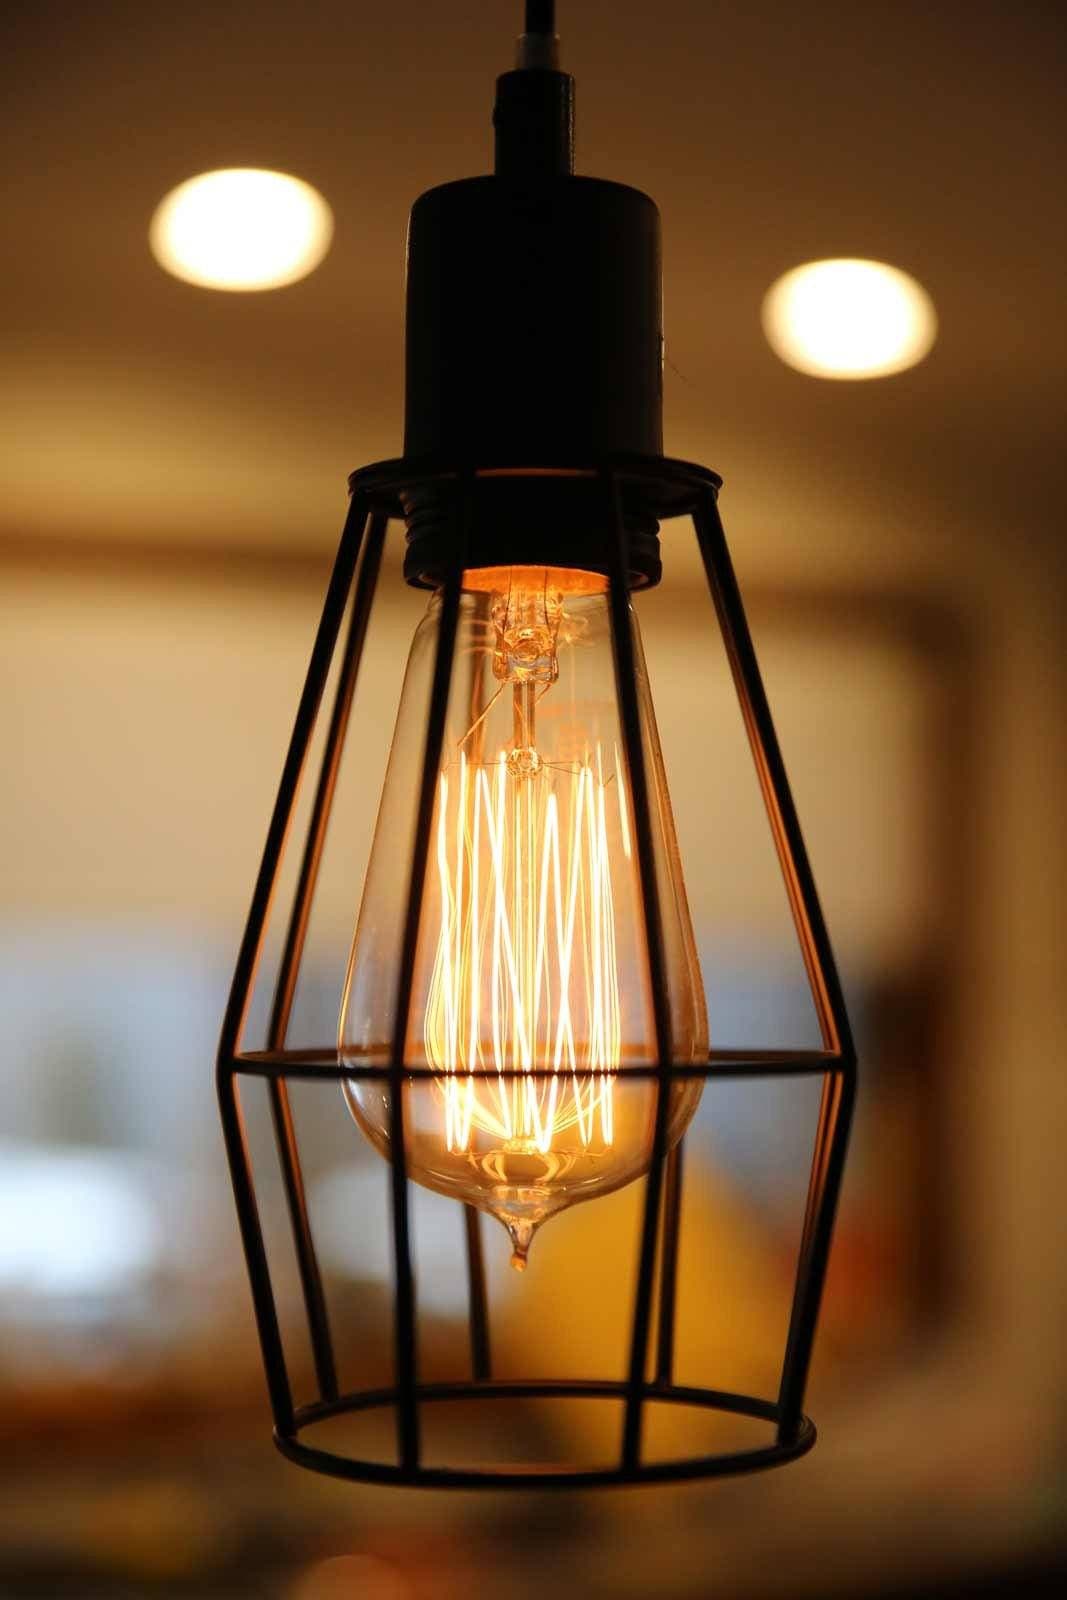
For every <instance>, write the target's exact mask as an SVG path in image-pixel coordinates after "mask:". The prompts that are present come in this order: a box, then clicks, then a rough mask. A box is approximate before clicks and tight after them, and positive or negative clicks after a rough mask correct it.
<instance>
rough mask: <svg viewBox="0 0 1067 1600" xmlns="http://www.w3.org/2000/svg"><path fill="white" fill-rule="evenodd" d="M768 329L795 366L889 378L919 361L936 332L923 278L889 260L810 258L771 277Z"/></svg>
mask: <svg viewBox="0 0 1067 1600" xmlns="http://www.w3.org/2000/svg"><path fill="white" fill-rule="evenodd" d="M763 331H764V333H765V334H766V335H767V339H768V342H769V343H770V346H771V349H772V350H773V351H774V352H775V354H776V355H778V356H781V358H782V360H783V361H784V362H786V363H787V365H788V366H791V367H796V369H797V371H798V372H808V373H811V374H812V375H813V376H815V377H817V378H882V377H885V376H886V375H887V374H888V373H891V372H903V371H904V369H905V367H913V366H914V365H915V363H916V362H917V361H921V360H922V358H923V357H924V356H925V355H926V354H927V353H928V352H929V350H930V347H931V345H932V344H933V342H934V339H935V338H936V337H937V313H936V312H935V310H934V303H933V301H932V300H931V299H930V296H929V295H928V294H927V292H926V290H925V289H924V288H923V286H922V284H920V283H916V281H915V279H914V278H911V277H909V276H908V274H907V273H906V272H901V271H900V269H899V268H898V267H889V266H886V264H885V263H884V262H883V261H859V260H852V259H842V260H833V261H809V262H807V263H806V264H805V265H804V266H802V267H794V268H793V270H792V272H787V273H786V274H785V276H784V277H782V278H779V279H778V281H777V283H775V284H772V285H771V287H770V289H768V291H767V293H766V295H765V296H764V300H763Z"/></svg>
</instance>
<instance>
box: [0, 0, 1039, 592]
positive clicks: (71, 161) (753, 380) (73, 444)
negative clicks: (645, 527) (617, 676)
mask: <svg viewBox="0 0 1067 1600" xmlns="http://www.w3.org/2000/svg"><path fill="white" fill-rule="evenodd" d="M519 11H520V6H519V0H495V3H492V0H457V3H455V4H448V5H445V4H436V5H430V4H428V0H391V3H390V4H389V5H373V6H372V5H369V4H366V3H360V0H349V3H347V4H344V5H342V4H338V3H334V0H301V3H299V4H298V3H296V0H288V3H286V0H255V3H252V0H244V3H240V0H238V3H234V0H213V3H211V4H206V3H202V0H185V3H183V4H161V3H153V4H149V5H145V4H143V3H140V4H125V3H119V0H95V3H94V4H93V5H91V6H81V7H72V6H71V5H70V4H69V0H64V3H62V4H58V3H55V0H34V3H22V4H19V3H15V4H14V5H12V6H11V7H10V8H9V17H8V26H7V29H6V41H5V51H4V56H5V60H4V77H5V79H6V82H5V84H4V94H3V96H2V100H0V119H2V120H3V121H4V122H5V123H6V127H5V128H4V143H5V151H6V160H5V163H4V165H5V167H6V174H5V177H4V180H3V183H4V204H3V217H4V225H5V229H6V231H7V232H8V235H9V247H8V249H7V250H5V252H4V254H3V260H2V263H0V275H2V292H0V326H2V333H0V337H2V341H3V362H2V369H0V439H2V441H3V442H2V444H0V456H2V459H0V484H2V499H0V545H5V546H6V547H8V548H9V549H15V548H25V546H26V545H27V543H28V542H32V543H36V542H38V541H55V542H56V543H57V547H58V543H59V542H62V543H63V544H67V545H69V544H70V542H71V541H95V542H97V543H99V542H105V543H106V542H109V541H116V540H133V541H136V542H138V543H144V542H151V541H163V542H170V543H175V542H182V543H185V542H191V543H193V544H203V545H212V546H218V545H220V544H221V545H227V546H231V545H245V546H252V547H261V546H262V547H264V548H267V547H270V546H294V545H299V546H306V547H308V548H314V549H325V548H327V547H328V546H329V545H330V544H331V543H332V541H333V539H334V537H335V534H336V528H337V524H338V517H339V514H340V509H341V505H342V497H343V484H344V478H345V475H346V473H347V472H348V471H349V470H350V469H351V468H353V467H355V466H358V465H361V464H363V463H366V462H367V461H371V460H375V459H379V458H381V457H384V456H390V455H394V454H397V453H398V452H399V448H400V420H401V399H402V396H401V351H402V339H403V327H402V290H403V251H404V231H405V225H406V214H407V209H408V207H409V205H410V203H411V201H412V200H413V199H414V197H415V196H416V194H418V193H419V191H420V190H422V189H425V188H428V187H430V186H431V185H433V184H436V183H440V182H443V181H446V180H448V179H450V178H454V177H460V176H465V175H467V174H470V173H475V172H480V171H484V170H486V168H487V166H488V164H489V160H490V149H491V139H490V128H489V114H490V106H491V100H492V83H493V78H494V75H495V74H496V73H497V72H498V71H500V70H505V69H506V68H507V67H508V66H509V65H510V64H511V50H512V40H513V38H514V35H515V33H516V32H517V31H518V23H519ZM559 12H560V26H561V33H562V37H563V46H564V64H565V65H566V67H567V68H568V69H569V70H571V71H573V72H574V73H575V74H576V76H577V79H578V167H579V170H580V171H583V172H588V173H592V174H595V175H597V176H601V177H606V178H614V179H617V180H620V181H623V182H628V183H632V184H634V185H636V186H638V187H640V188H644V189H647V190H648V191H649V192H650V193H651V194H652V195H653V196H654V197H655V198H656V199H657V201H658V203H659V205H660V209H661V211H662V214H663V224H664V245H665V297H666V326H667V340H668V359H669V370H668V374H667V379H668V382H667V446H668V450H669V451H670V453H672V454H675V455H683V456H689V457H692V458H695V459H698V460H701V461H704V462H706V463H707V464H708V465H711V466H714V467H715V468H717V469H718V470H719V471H721V472H722V473H723V474H724V476H725V477H726V480H727V489H726V494H727V496H728V497H729V499H728V501H727V503H728V505H729V507H730V510H731V516H732V518H733V520H734V523H735V531H736V524H737V521H738V520H739V522H740V525H741V527H742V529H743V531H744V534H745V537H746V538H749V539H750V540H751V541H752V546H753V549H754V550H755V552H756V559H757V561H758V559H760V557H759V552H760V551H763V552H764V555H765V557H766V559H768V560H770V559H772V558H773V559H775V560H787V559H789V554H790V551H794V552H795V545H794V542H793V533H794V530H795V529H797V528H799V529H802V530H804V531H805V532H806V535H807V537H808V541H809V543H810V539H812V538H814V539H816V540H818V539H820V538H821V539H822V545H821V546H820V548H822V549H823V551H824V558H825V559H826V560H827V561H828V562H829V563H830V564H831V565H832V564H833V562H834V560H835V559H837V560H838V561H841V562H844V561H846V559H847V560H851V561H853V562H855V561H856V560H859V559H860V558H861V557H862V558H863V559H869V560H870V561H871V562H873V563H874V564H877V561H878V559H879V551H881V550H882V549H883V547H888V546H890V545H893V544H895V543H896V542H898V541H899V542H901V543H903V544H907V543H908V542H909V540H910V542H911V543H912V544H913V545H914V546H915V547H916V548H930V547H943V548H944V549H945V551H946V552H947V554H948V556H951V557H952V558H953V559H958V557H959V553H960V551H961V549H965V548H966V545H967V542H968V541H974V542H975V544H976V545H981V544H982V543H983V542H986V543H988V542H992V541H1000V540H1003V539H1004V538H1006V537H1007V538H1011V539H1013V540H1015V541H1016V542H1017V543H1018V545H1019V547H1020V549H1039V548H1044V549H1045V550H1046V551H1047V549H1048V548H1050V547H1051V544H1052V541H1054V540H1056V539H1058V538H1059V536H1060V530H1059V506H1058V500H1059V498H1060V497H1061V495H1062V481H1061V465H1060V456H1061V454H1062V423H1063V412H1062V397H1061V389H1062V374H1063V371H1064V367H1065V356H1067V350H1065V338H1064V326H1063V315H1062V305H1063V284H1062V268H1063V260H1064V255H1065V243H1067V241H1065V238H1064V231H1065V230H1064V210H1063V205H1062V199H1061V195H1060V191H1061V187H1062V172H1063V156H1064V139H1063V133H1064V114H1063V109H1062V106H1063V95H1062V82H1063V78H1062V74H1063V66H1064V62H1063V37H1064V29H1063V13H1062V7H1061V6H1060V5H1058V4H1054V3H1050V4H1040V3H1037V0H1028V3H1027V4H1026V5H1025V6H1021V7H1010V6H1008V5H1006V4H1003V3H997V4H989V3H985V0H973V3H969V4H967V5H962V4H957V3H953V0H942V3H933V4H914V3H899V0H897V3H885V0H873V3H872V0H865V3H864V4H861V5H857V4H855V3H854V0H853V3H851V4H845V3H843V0H810V3H809V4H807V5H805V6H803V7H793V6H786V5H783V4H773V3H769V0H764V3H758V0H757V3H751V4H746V5H744V6H729V7H727V6H718V5H713V4H707V3H705V0H657V4H655V5H650V4H645V3H638V0H612V3H608V0H602V3H592V0H585V3H582V0H561V3H560V6H559ZM231 165H235V166H236V165H254V166H266V167H277V168H281V169H283V170H286V171H290V172H294V173H296V174H298V175H299V176H301V177H304V178H306V179H308V180H309V181H310V182H312V183H314V184H315V185H316V186H317V187H318V188H319V189H321V190H322V192H323V193H324V194H325V196H326V197H327V199H328V200H329V202H330V204H331V205H332V207H333V209H334V212H335V216H336V225H337V231H336V235H335V241H334V245H333V249H332V251H331V253H330V255H329V256H328V257H327V259H326V261H325V263H324V264H323V266H322V267H321V268H320V269H319V270H318V271H316V272H315V273H313V274H312V275H311V276H310V277H309V278H307V279H306V280H304V281H303V282H301V283H299V284H296V285H294V286H291V287H289V288H286V289H283V290H280V291H277V292H271V293H264V294H249V295H239V294H237V295H231V294H218V293H213V292H211V291H204V290H201V289H197V288H193V287H191V286H189V285H187V284H185V283H181V282H178V281H177V280H175V279H172V278H169V277H167V276H166V275H165V274H164V273H163V272H162V271H160V269H159V268H158V267H157V266H156V264H155V262H154V260H153V259H152V257H151V256H150V254H149V251H148V245H147V226H148V221H149V218H150V216H151V214H152V211H153V209H154V207H155V205H156V203H157V202H158V200H159V199H160V198H161V196H162V195H163V194H164V193H165V192H166V191H167V190H168V189H170V188H171V187H172V186H173V185H174V184H176V183H177V182H179V181H180V180H182V179H183V178H186V177H189V176H190V175H192V174H194V173H196V172H199V171H202V170H205V169H208V168H213V167H222V166H231ZM827 255H860V256H872V257H876V258H881V259H885V260H888V261H891V262H893V263H894V264H896V265H898V266H901V267H903V268H905V269H906V270H908V271H909V272H912V273H913V274H914V275H915V276H916V277H917V278H918V279H919V280H920V281H921V282H922V283H923V284H924V285H925V286H926V287H927V289H928V290H929V292H930V293H931V295H932V296H933V299H934V302H935V304H936V306H937V309H938V312H939V316H940V324H941V334H940V338H939V341H938V344H937V345H936V347H935V349H934V351H933V353H932V355H931V356H930V357H929V358H928V360H927V361H925V362H924V363H923V364H922V365H921V366H920V367H918V368H916V369H914V370H913V371H911V372H909V373H905V374H901V375H898V376H896V377H893V378H889V379H885V380H878V381H873V382H867V383H828V382H824V381H820V380H818V379H812V378H808V377H804V376H801V375H800V374H798V373H795V372H793V371H791V370H789V369H787V368H786V367H784V366H782V365H781V364H780V363H779V362H778V361H777V360H776V358H775V357H774V356H773V355H772V354H771V352H770V350H769V349H768V347H767V346H766V344H765V342H764V340H763V337H762V334H761V331H760V326H759V306H760V301H761V298H762V295H763V292H764V290H765V289H766V288H767V286H768V285H769V284H770V283H771V282H772V280H773V279H774V278H776V277H777V276H778V275H779V274H780V273H781V272H782V271H784V270H785V269H786V268H788V267H790V266H793V265H795V264H797V263H798V262H801V261H804V260H807V259H811V258H813V257H819V256H827ZM807 548H808V545H807V544H806V545H805V549H807ZM795 559H796V557H795V553H794V560H795Z"/></svg>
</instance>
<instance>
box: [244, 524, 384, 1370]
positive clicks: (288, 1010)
mask: <svg viewBox="0 0 1067 1600" xmlns="http://www.w3.org/2000/svg"><path fill="white" fill-rule="evenodd" d="M387 520H388V519H387V518H386V517H384V516H383V515H382V514H381V512H375V513H374V514H373V515H372V516H371V519H370V525H369V527H368V529H367V531H366V534H365V536H364V541H363V554H362V559H361V560H360V564H359V570H358V573H357V576H356V587H355V595H354V597H353V600H352V613H351V617H350V620H349V625H348V635H347V638H346V640H345V644H344V649H343V651H342V654H341V663H340V668H339V672H338V677H337V688H336V692H335V695H334V704H333V710H332V712H331V714H330V722H329V726H328V728H327V731H326V739H325V743H324V745H323V752H322V761H321V765H320V769H319V780H318V784H317V785H316V789H315V796H314V799H313V801H312V805H311V814H310V817H309V819H308V824H307V833H306V836H305V842H304V853H303V856H302V858H301V862H300V870H299V875H298V878H297V884H296V890H295V893H294V896H293V905H292V910H291V912H290V916H289V925H288V927H287V929H286V934H285V943H284V946H283V949H282V957H281V961H280V963H279V966H278V977H277V981H276V984H275V989H274V1002H273V1006H272V1009H271V1017H270V1023H269V1026H268V1028H267V1048H268V1049H269V1050H283V1049H284V1048H285V1039H286V1034H287V1032H288V1028H289V1018H290V1016H291V1014H292V1009H293V999H294V996H295V994H296V984H297V976H298V974H299V971H300V962H301V959H302V957H303V953H304V944H305V941H306V939H307V930H308V923H309V922H310V919H311V906H312V901H313V899H314V895H315V888H316V885H317V883H318V876H319V868H320V866H321V863H322V852H323V848H324V846H325V842H326V829H327V826H328V824H329V819H330V811H331V809H332V806H333V797H334V792H335V790H336V788H337V778H338V773H339V772H340V767H341V753H342V750H343V748H344V741H345V735H346V733H347V730H348V721H349V716H350V714H351V710H352V700H353V696H354V694H355V688H356V678H357V675H358V673H359V665H360V660H361V658H362V655H363V644H364V641H365V639H366V636H367V624H368V622H369V620H370V610H371V606H372V604H373V601H374V594H375V590H376V587H377V583H378V573H379V570H380V567H381V559H382V547H383V545H384V542H385V530H386V526H387ZM269 1094H270V1108H271V1117H272V1119H273V1123H274V1134H275V1140H276V1142H277V1146H278V1160H279V1162H280V1164H281V1169H282V1182H283V1186H284V1188H285V1200H286V1206H287V1208H288V1211H289V1222H290V1226H291V1228H292V1233H293V1246H294V1249H295V1251H296V1259H297V1267H298V1270H299V1273H300V1286H301V1290H302V1292H303V1296H304V1309H305V1311H306V1313H307V1320H308V1334H309V1337H310V1340H311V1351H312V1358H313V1360H314V1363H315V1375H316V1377H317V1379H318V1383H319V1390H320V1392H321V1394H322V1396H323V1398H324V1399H327V1398H331V1397H334V1396H336V1394H337V1366H336V1362H335V1360H334V1353H333V1341H332V1338H331V1336H330V1323H329V1314H328V1312H327V1308H326V1295H325V1291H324V1289H323V1285H322V1273H321V1271H320V1269H319V1263H318V1256H317V1254H316V1251H315V1244H314V1240H313V1238H312V1233H311V1219H310V1217H309V1215H308V1206H307V1197H306V1195H305V1192H304V1179H303V1173H302V1171H301V1166H300V1153H299V1150H298V1148H297V1141H296V1129H295V1127H294V1124H293V1111H292V1106H291V1105H290V1102H289V1089H288V1085H287V1083H286V1082H285V1079H284V1078H275V1079H274V1080H272V1082H271V1084H270V1088H269Z"/></svg>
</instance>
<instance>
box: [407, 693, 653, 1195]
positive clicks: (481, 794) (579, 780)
mask: <svg viewBox="0 0 1067 1600" xmlns="http://www.w3.org/2000/svg"><path fill="white" fill-rule="evenodd" d="M519 688H520V686H518V685H516V694H518V692H519ZM522 689H523V692H525V685H523V686H522ZM528 712H529V706H528V705H527V706H526V708H525V711H524V712H523V715H525V714H527V713H528ZM518 713H519V708H517V716H518ZM530 732H531V733H532V714H531V717H530ZM528 748H530V749H531V750H532V745H531V746H529V747H528ZM514 754H515V751H512V752H501V753H500V755H499V757H498V759H497V760H496V761H495V762H493V763H491V764H490V765H488V766H485V765H477V764H475V763H474V762H472V761H470V760H468V758H467V755H466V753H465V752H464V751H462V750H461V752H460V755H459V763H458V773H454V776H453V777H452V779H451V780H450V777H449V774H448V772H442V773H441V775H440V778H439V786H438V797H437V802H438V803H437V831H436V856H437V879H438V888H439V894H440V923H439V929H438V934H437V947H436V953H435V958H434V964H433V971H432V977H431V981H430V988H429V993H428V997H427V1005H426V1010H425V1014H424V1043H425V1049H426V1056H427V1060H428V1062H429V1064H430V1065H431V1066H433V1067H434V1068H435V1069H437V1070H438V1071H439V1072H440V1074H441V1076H440V1078H439V1080H438V1082H439V1086H440V1089H441V1094H442V1097H443V1102H444V1130H443V1131H444V1139H445V1144H446V1146H447V1148H448V1150H449V1151H468V1150H470V1149H471V1148H472V1140H473V1139H474V1135H475V1133H476V1131H480V1132H481V1133H482V1134H484V1135H487V1136H488V1141H489V1142H491V1143H493V1144H495V1145H497V1146H498V1147H499V1148H502V1149H503V1150H504V1151H505V1152H515V1153H519V1154H523V1153H526V1154H531V1155H532V1154H535V1153H536V1154H537V1155H539V1156H541V1157H544V1158H548V1167H549V1169H550V1168H551V1159H550V1158H551V1156H552V1151H553V1145H554V1141H555V1140H556V1138H557V1135H558V1134H560V1133H561V1132H562V1131H563V1130H565V1129H571V1128H574V1127H577V1130H578V1136H579V1140H580V1143H581V1146H582V1148H583V1149H589V1148H590V1147H594V1148H596V1147H603V1148H609V1147H610V1146H611V1143H612V1137H613V1090H614V1074H615V1072H616V1071H617V1069H618V1066H619V1060H620V1052H621V1037H622V1029H621V1017H620V1001H619V980H618V971H617V960H616V940H615V910H614V902H613V896H612V883H611V871H610V863H609V856H608V813H607V805H608V799H607V793H608V791H607V786H606V785H605V782H604V778H603V763H602V757H601V751H600V747H599V746H596V747H595V750H594V752H593V757H592V760H591V761H588V762H577V763H574V764H572V765H570V766H568V767H567V769H566V770H563V769H559V768H556V769H554V770H553V771H552V772H551V774H550V773H549V772H548V771H547V770H546V769H545V768H544V767H542V766H541V765H540V763H538V764H537V766H536V767H535V768H534V769H533V770H527V771H524V772H522V773H521V774H516V772H515V767H514V762H513V760H512V757H513V756H514ZM609 781H610V780H609ZM616 787H618V786H616ZM535 1073H536V1075H534V1074H535Z"/></svg>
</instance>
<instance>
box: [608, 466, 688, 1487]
mask: <svg viewBox="0 0 1067 1600" xmlns="http://www.w3.org/2000/svg"><path fill="white" fill-rule="evenodd" d="M603 481H604V487H605V490H606V501H607V503H606V506H605V511H606V513H607V515H606V519H605V520H606V522H607V526H608V527H610V528H611V529H612V530H613V537H612V540H611V545H612V559H611V566H610V574H609V582H608V600H609V604H610V608H611V640H612V646H613V649H614V655H615V687H616V692H617V694H618V699H619V722H620V724H621V730H622V745H623V753H624V756H625V760H626V768H627V773H628V776H629V779H630V801H631V805H632V807H633V822H634V829H633V831H634V837H635V839H636V843H637V864H638V874H639V879H640V884H641V902H642V911H643V919H644V928H643V932H644V936H645V953H646V956H647V958H648V983H649V993H650V995H651V998H652V1021H653V1028H654V1035H655V1047H656V1066H657V1069H658V1070H657V1074H656V1117H655V1124H654V1128H653V1134H652V1157H651V1161H650V1163H649V1169H648V1181H647V1184H646V1187H645V1206H644V1216H643V1220H642V1225H641V1254H640V1261H639V1264H638V1270H637V1285H636V1288H635V1291H634V1315H633V1327H632V1330H631V1335H630V1368H629V1384H628V1388H627V1396H626V1414H625V1418H624V1421H623V1437H622V1467H623V1470H633V1469H634V1468H636V1466H637V1464H638V1460H639V1457H640V1452H641V1417H642V1405H643V1401H644V1387H645V1365H646V1362H647V1360H648V1335H649V1324H650V1320H651V1315H652V1293H653V1286H654V1275H655V1260H656V1236H657V1234H658V1231H659V1217H660V1201H661V1193H662V1186H663V1163H664V1159H665V1157H666V1154H667V1128H668V1122H669V1118H670V1089H671V1083H670V1068H671V1062H672V1057H673V1052H672V1048H671V1012H670V995H669V992H668V988H667V963H666V959H665V956H664V950H663V919H662V916H661V914H660V904H659V885H658V883H657V881H656V858H655V851H654V847H653V834H652V811H651V805H650V801H649V788H648V774H647V771H646V768H645V750H644V743H643V738H642V728H641V708H640V703H639V701H638V696H637V662H636V655H635V651H634V640H633V624H632V620H631V616H630V596H629V592H628V588H627V582H626V579H627V574H628V573H629V570H630V563H629V553H628V550H627V539H626V519H625V516H624V515H623V508H622V500H621V496H620V493H619V483H618V478H617V477H616V475H615V474H614V473H612V472H608V473H606V474H605V476H604V480H603Z"/></svg>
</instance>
